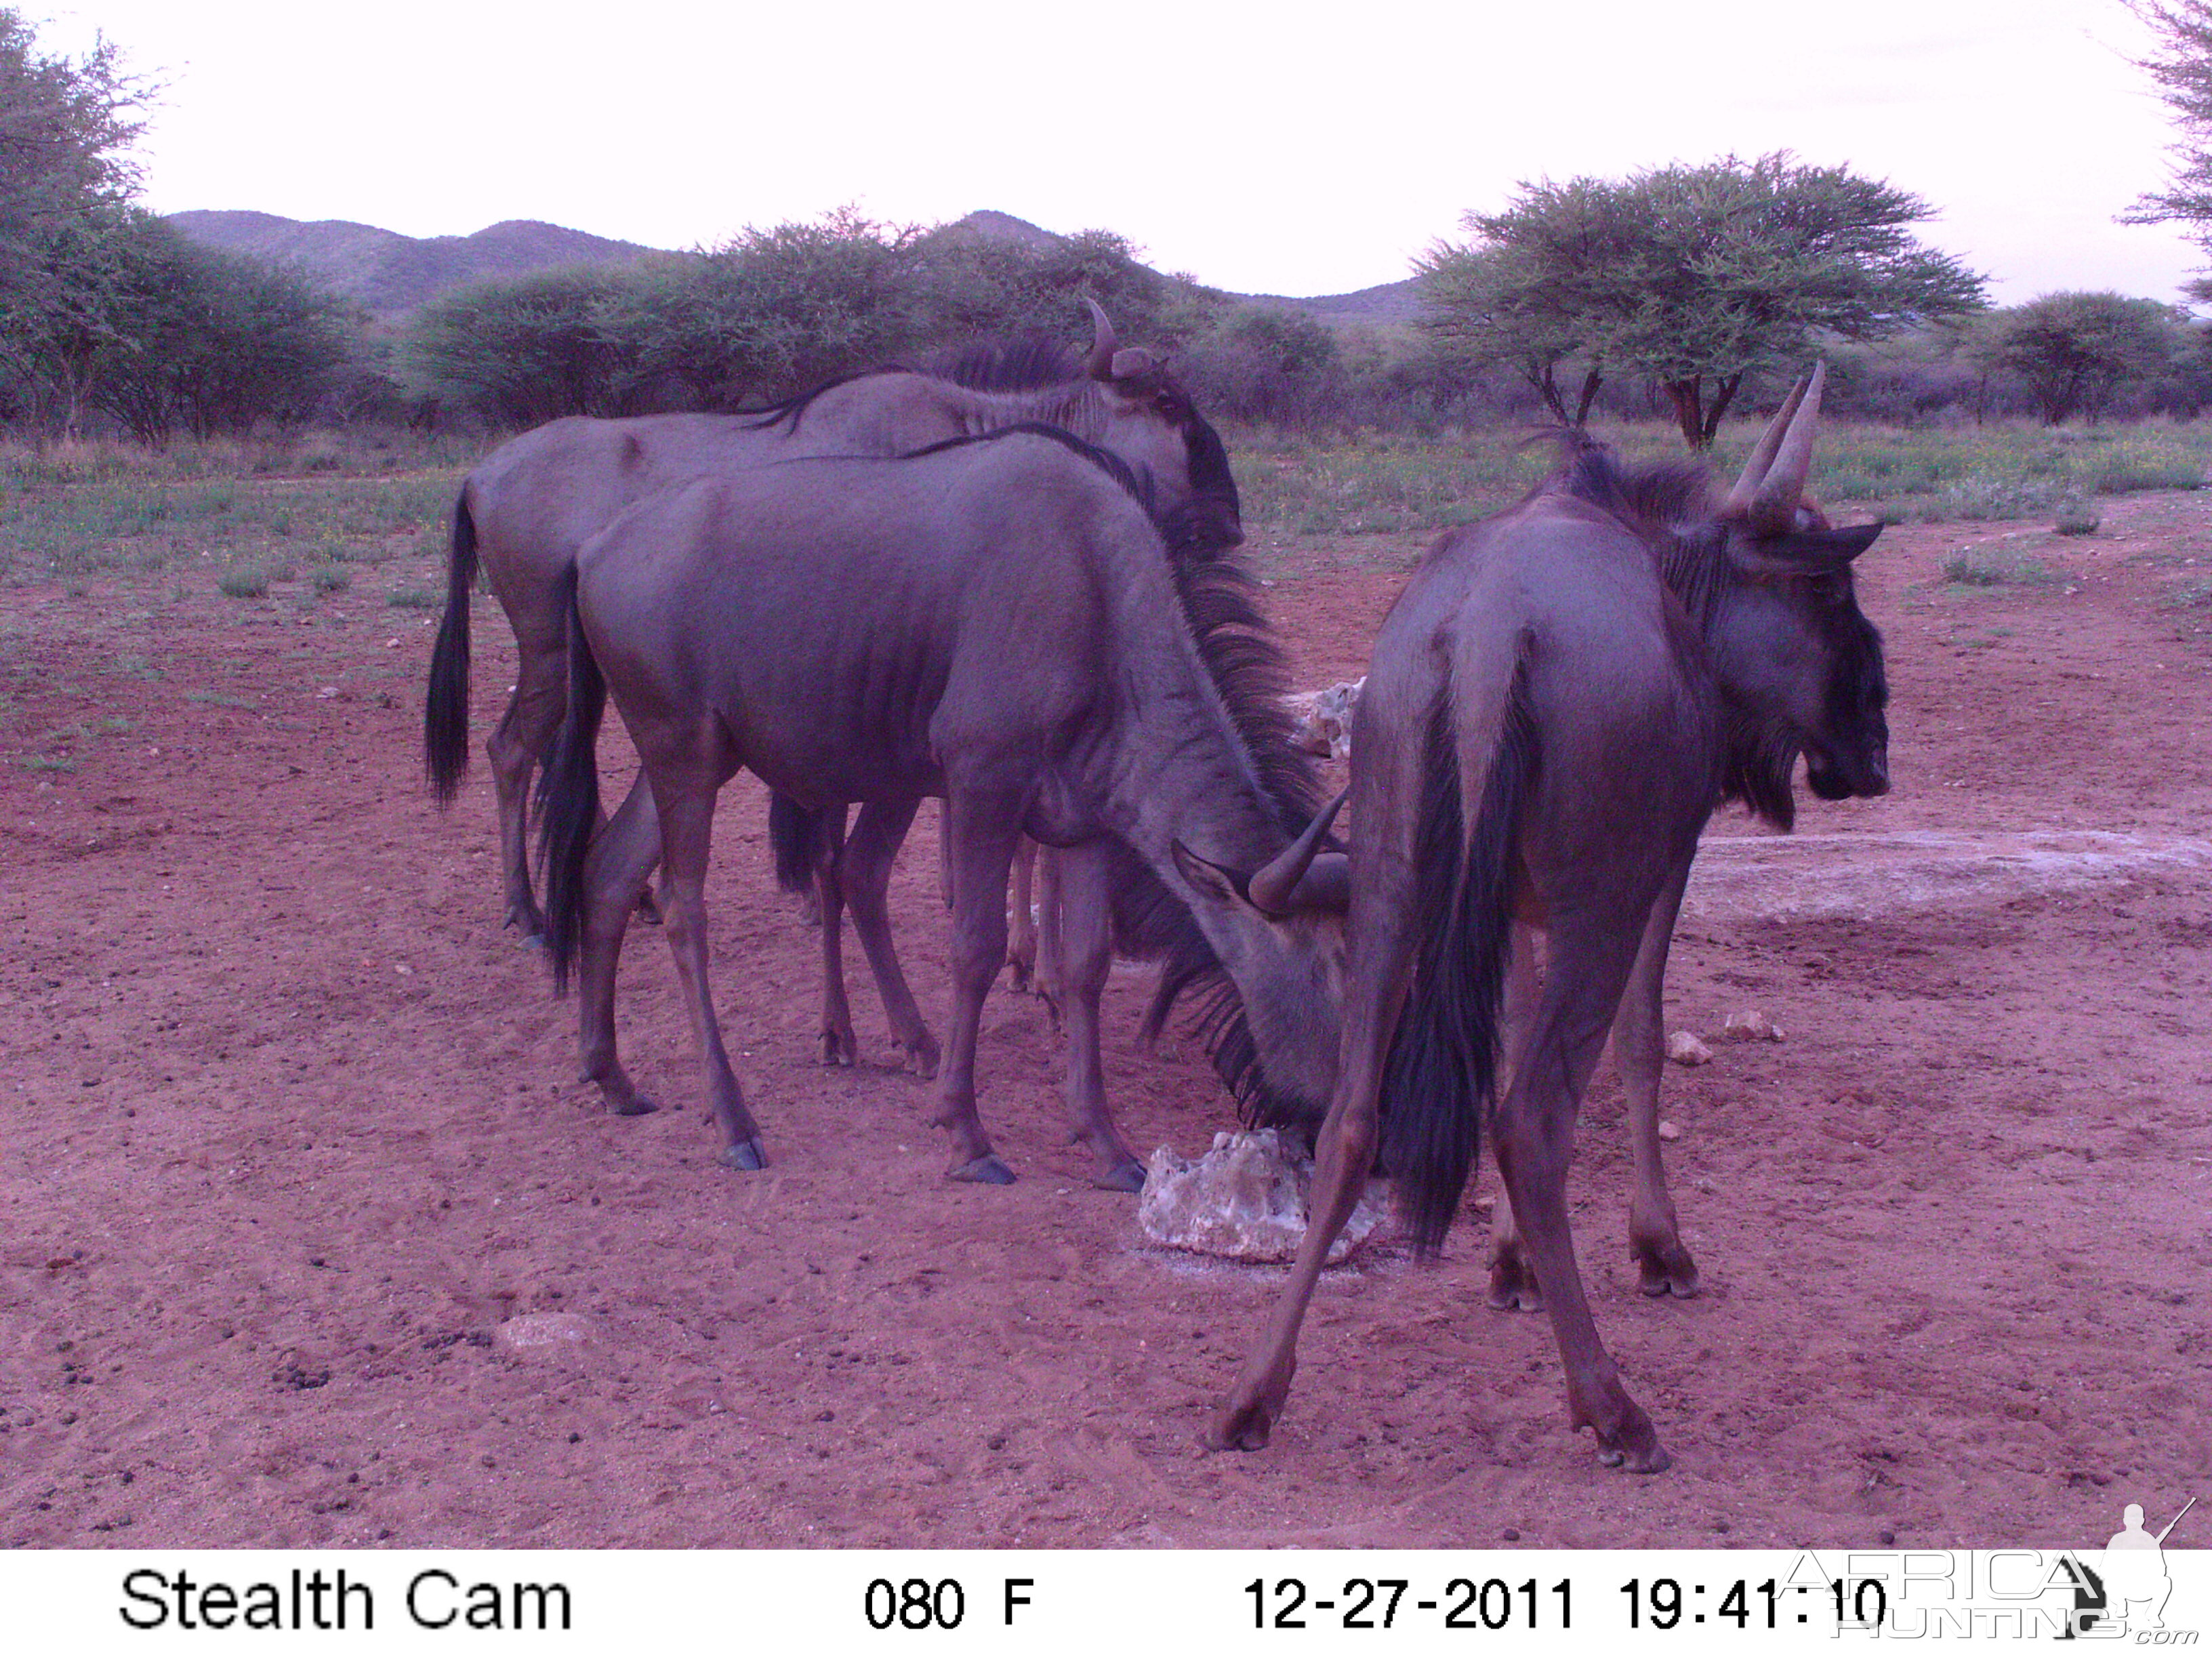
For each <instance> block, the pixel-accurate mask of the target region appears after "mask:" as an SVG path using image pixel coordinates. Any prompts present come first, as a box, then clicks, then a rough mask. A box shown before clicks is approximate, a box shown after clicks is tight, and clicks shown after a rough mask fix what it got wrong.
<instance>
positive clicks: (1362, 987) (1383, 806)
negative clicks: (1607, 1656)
mask: <svg viewBox="0 0 2212 1659" xmlns="http://www.w3.org/2000/svg"><path fill="white" fill-rule="evenodd" d="M1407 701H1409V702H1413V704H1414V706H1416V707H1418V706H1419V701H1420V699H1419V696H1418V694H1416V696H1413V697H1409V698H1408V699H1407ZM1362 741H1363V744H1364V747H1363V748H1362V749H1361V750H1360V757H1361V768H1362V769H1361V771H1360V772H1359V773H1358V774H1357V775H1355V776H1354V777H1353V779H1352V813H1353V816H1354V818H1355V820H1356V821H1357V823H1358V825H1359V835H1360V837H1361V839H1360V841H1359V842H1358V848H1357V851H1356V852H1355V854H1354V857H1355V860H1357V865H1358V867H1356V868H1355V870H1354V872H1353V876H1352V913H1351V915H1350V918H1349V919H1348V921H1347V923H1346V936H1347V938H1348V939H1349V941H1350V945H1351V952H1352V957H1351V961H1350V962H1349V963H1347V964H1346V969H1345V1006H1344V1030H1343V1035H1342V1036H1341V1038H1340V1041H1339V1045H1338V1055H1339V1060H1340V1064H1339V1066H1338V1070H1337V1079H1336V1087H1335V1090H1334V1092H1333V1093H1332V1094H1331V1095H1330V1096H1329V1103H1328V1116H1327V1118H1326V1119H1324V1120H1323V1121H1322V1126H1321V1133H1320V1135H1319V1137H1318V1138H1317V1139H1316V1142H1315V1147H1314V1158H1315V1168H1314V1182H1313V1189H1312V1196H1311V1202H1310V1211H1309V1213H1308V1216H1307V1218H1306V1236H1305V1238H1304V1241H1303V1242H1302V1243H1300V1244H1299V1246H1298V1259H1297V1262H1296V1263H1295V1264H1294V1265H1293V1266H1292V1267H1291V1277H1290V1282H1289V1283H1288V1284H1286V1285H1285V1286H1284V1287H1283V1293H1282V1295H1281V1296H1280V1297H1278V1298H1277V1299H1276V1302H1275V1309H1274V1312H1273V1315H1272V1316H1270V1317H1269V1319H1268V1322H1267V1330H1266V1332H1265V1333H1264V1334H1262V1335H1261V1339H1260V1340H1259V1341H1258V1343H1256V1344H1255V1346H1253V1347H1252V1349H1251V1350H1250V1351H1249V1352H1248V1353H1247V1354H1246V1355H1245V1357H1244V1364H1243V1367H1242V1369H1240V1370H1238V1372H1237V1383H1236V1386H1235V1387H1234V1388H1233V1389H1231V1390H1230V1394H1229V1398H1228V1400H1227V1401H1225V1402H1224V1404H1223V1405H1222V1407H1221V1409H1220V1410H1219V1411H1218V1412H1216V1413H1214V1416H1213V1420H1212V1423H1210V1424H1209V1425H1207V1427H1206V1444H1207V1445H1208V1446H1210V1447H1212V1449H1214V1450H1216V1451H1227V1450H1229V1449H1231V1448H1234V1449H1237V1450H1240V1451H1257V1450H1259V1449H1260V1448H1261V1447H1262V1446H1264V1445H1266V1444H1267V1436H1268V1434H1269V1432H1270V1431H1272V1430H1273V1427H1274V1424H1275V1419H1277V1418H1278V1417H1279V1416H1280V1415H1281V1414H1282V1410H1283V1404H1284V1401H1286V1400H1288V1399H1289V1398H1290V1393H1291V1377H1292V1376H1295V1375H1296V1374H1297V1367H1298V1359H1297V1342H1298V1328H1299V1326H1300V1325H1301V1324H1302V1323H1303V1322H1304V1319H1305V1314H1306V1305H1307V1304H1308V1303H1310V1301H1311V1300H1312V1299H1313V1292H1314V1286H1315V1285H1316V1284H1317V1283H1318V1282H1319V1281H1320V1279H1321V1270H1322V1264H1323V1263H1324V1262H1326V1261H1328V1249H1329V1246H1330V1245H1332V1244H1333V1243H1335V1242H1336V1237H1337V1235H1338V1234H1339V1233H1340V1232H1342V1231H1344V1224H1345V1223H1346V1221H1348V1220H1350V1219H1351V1218H1352V1206H1353V1205H1354V1204H1356V1203H1357V1202H1358V1200H1359V1194H1360V1193H1361V1191H1362V1190H1363V1189H1364V1187H1365V1186H1366V1182H1367V1176H1368V1173H1369V1171H1370V1170H1372V1169H1373V1168H1374V1166H1375V1148H1376V1138H1377V1130H1376V1111H1377V1108H1378V1105H1379V1103H1380V1101H1381V1098H1382V1092H1383V1066H1384V1065H1385V1062H1386V1060H1387V1058H1388V1056H1389V1048H1390V1040H1391V1036H1392V1034H1393V1033H1394V1032H1395V1031H1396V1030H1397V1027H1398V1018H1399V1014H1400V1012H1401V1009H1402V1008H1403V1006H1404V1005H1405V1000H1406V983H1407V974H1408V972H1409V970H1410V969H1411V966H1412V963H1413V947H1414V944H1415V940H1416V938H1417V929H1418V927H1419V918H1418V917H1417V915H1415V905H1414V902H1413V894H1414V883H1413V872H1414V837H1415V834H1416V831H1417V829H1418V815H1417V814H1416V813H1415V812H1414V811H1413V802H1415V801H1417V800H1419V799H1420V793H1419V792H1420V788H1421V751H1422V744H1423V734H1422V733H1421V732H1420V731H1419V728H1418V726H1417V725H1416V724H1415V723H1413V722H1396V723H1392V722H1384V721H1377V722H1376V724H1375V726H1373V727H1372V728H1371V729H1370V732H1369V734H1368V735H1367V736H1366V737H1365V738H1363V739H1362Z"/></svg>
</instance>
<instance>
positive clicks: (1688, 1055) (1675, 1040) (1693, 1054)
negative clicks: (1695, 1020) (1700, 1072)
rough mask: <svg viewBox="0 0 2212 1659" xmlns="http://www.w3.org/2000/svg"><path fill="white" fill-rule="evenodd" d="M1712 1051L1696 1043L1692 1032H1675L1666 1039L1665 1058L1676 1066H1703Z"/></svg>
mask: <svg viewBox="0 0 2212 1659" xmlns="http://www.w3.org/2000/svg"><path fill="white" fill-rule="evenodd" d="M1712 1057H1713V1051H1712V1050H1711V1049H1710V1048H1706V1047H1705V1044H1704V1043H1702V1042H1699V1041H1698V1036H1697V1033H1696V1032H1694V1031H1677V1032H1675V1033H1674V1036H1670V1037H1668V1039H1667V1058H1668V1059H1669V1060H1673V1061H1674V1063H1675V1064H1676V1065H1677V1066H1703V1065H1704V1064H1705V1062H1706V1061H1708V1060H1711V1058H1712Z"/></svg>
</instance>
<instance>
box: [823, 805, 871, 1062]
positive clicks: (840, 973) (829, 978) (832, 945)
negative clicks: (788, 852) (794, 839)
mask: <svg viewBox="0 0 2212 1659" xmlns="http://www.w3.org/2000/svg"><path fill="white" fill-rule="evenodd" d="M812 851H813V854H814V894H815V902H816V904H817V907H818V909H817V917H818V919H819V921H821V924H822V1063H823V1065H824V1066H850V1065H852V1064H853V1063H854V1061H856V1060H859V1059H860V1039H859V1038H858V1037H856V1036H854V1035H853V1008H852V1005H851V1004H850V1003H848V1001H846V1000H845V884H844V854H845V809H844V807H842V805H840V806H832V807H829V808H827V809H825V810H824V811H822V812H820V813H818V814H817V816H816V817H815V838H814V846H813V849H812Z"/></svg>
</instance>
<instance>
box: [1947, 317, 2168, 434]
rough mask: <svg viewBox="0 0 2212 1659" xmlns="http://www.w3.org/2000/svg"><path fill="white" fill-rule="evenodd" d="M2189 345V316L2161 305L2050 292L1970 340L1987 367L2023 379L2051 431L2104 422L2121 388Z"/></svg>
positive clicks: (1987, 323)
mask: <svg viewBox="0 0 2212 1659" xmlns="http://www.w3.org/2000/svg"><path fill="white" fill-rule="evenodd" d="M2187 345H2188V335H2187V331H2186V329H2185V325H2184V323H2183V320H2182V319H2181V318H2180V317H2179V316H2178V315H2177V314H2176V313H2175V312H2174V310H2173V308H2172V307H2170V306H2163V305H2160V303H2159V302H2158V301H2155V300H2131V299H2130V298H2128V297H2127V296H2126V295H2120V294H2111V293H2104V294H2079V293H2076V294H2046V295H2043V296H2042V297H2041V298H2039V299H2036V300H2032V301H2029V302H2028V303H2027V304H2026V305H2023V306H2014V307H2011V308H2010V309H2008V310H2005V311H2000V312H1996V313H1993V314H1991V315H1990V316H1989V317H1988V318H1986V319H1983V322H1982V325H1981V326H1980V328H1979V329H1978V330H1977V331H1976V332H1975V336H1974V337H1973V338H1972V341H1971V342H1970V343H1969V344H1968V346H1967V348H1966V350H1967V355H1968V356H1969V357H1971V358H1972V360H1973V361H1974V362H1978V363H1979V364H1981V365H1982V366H1983V367H1984V368H1990V369H1995V370H1999V371H2002V372H2004V373H2008V374H2016V375H2018V376H2019V377H2020V378H2021V380H2024V381H2026V382H2027V390H2028V395H2029V396H2030V397H2032V398H2034V399H2035V403H2036V406H2037V408H2038V409H2039V410H2041V411H2042V414H2043V423H2044V424H2045V426H2058V425H2060V424H2062V423H2063V422H2065V420H2066V419H2067V417H2068V416H2072V415H2075V414H2081V415H2086V416H2088V418H2089V419H2090V420H2092V421H2095V420H2098V419H2100V418H2101V417H2102V416H2103V415H2104V412H2105V410H2106V408H2107V407H2109V406H2110V405H2111V404H2112V398H2114V397H2115V396H2116V395H2117V394H2118V392H2119V390H2120V389H2121V387H2123V386H2126V385H2127V384H2128V383H2129V382H2130V381H2131V380H2147V379H2148V378H2150V377H2151V376H2153V375H2155V374H2159V373H2160V372H2161V371H2162V370H2164V369H2166V368H2168V367H2169V366H2171V365H2172V363H2173V362H2175V361H2176V360H2177V359H2178V358H2179V357H2180V356H2181V355H2182V354H2183V352H2184V351H2185V349H2186V348H2187Z"/></svg>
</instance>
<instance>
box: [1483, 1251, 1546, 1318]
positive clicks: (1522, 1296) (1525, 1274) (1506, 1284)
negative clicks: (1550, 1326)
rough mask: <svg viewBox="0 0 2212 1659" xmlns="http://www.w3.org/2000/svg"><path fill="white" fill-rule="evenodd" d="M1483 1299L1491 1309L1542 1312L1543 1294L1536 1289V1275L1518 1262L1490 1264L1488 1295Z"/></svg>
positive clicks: (1494, 1262) (1495, 1262)
mask: <svg viewBox="0 0 2212 1659" xmlns="http://www.w3.org/2000/svg"><path fill="white" fill-rule="evenodd" d="M1485 1299H1486V1301H1488V1302H1489V1304H1490V1305H1491V1306H1492V1307H1493V1308H1500V1309H1506V1308H1518V1309H1519V1310H1521V1311H1522V1313H1541V1312H1543V1311H1544V1297H1543V1292H1541V1291H1539V1290H1538V1289H1537V1288H1536V1275H1535V1274H1534V1273H1530V1272H1529V1271H1528V1267H1526V1265H1524V1264H1523V1263H1522V1262H1519V1261H1493V1262H1492V1263H1491V1264H1490V1294H1489V1296H1488V1297H1486V1298H1485Z"/></svg>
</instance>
